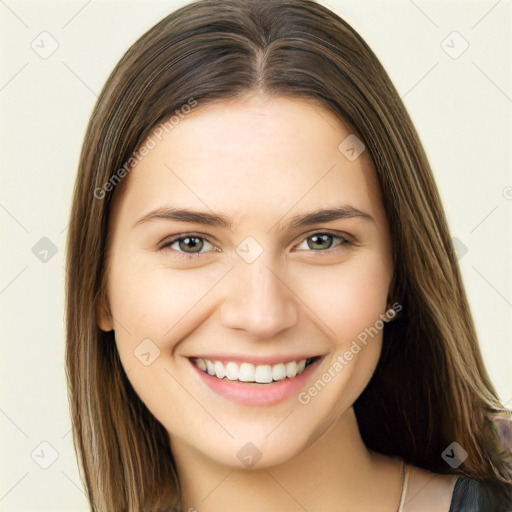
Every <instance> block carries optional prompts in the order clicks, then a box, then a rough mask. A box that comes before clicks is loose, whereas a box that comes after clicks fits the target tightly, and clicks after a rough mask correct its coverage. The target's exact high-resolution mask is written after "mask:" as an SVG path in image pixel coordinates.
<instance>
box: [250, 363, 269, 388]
mask: <svg viewBox="0 0 512 512" xmlns="http://www.w3.org/2000/svg"><path fill="white" fill-rule="evenodd" d="M254 380H255V381H256V382H259V383H260V384H268V383H269V382H272V368H271V367H270V365H269V364H262V365H258V366H256V370H255V371H254Z"/></svg>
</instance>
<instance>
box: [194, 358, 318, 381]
mask: <svg viewBox="0 0 512 512" xmlns="http://www.w3.org/2000/svg"><path fill="white" fill-rule="evenodd" d="M320 358H321V356H315V357H309V358H307V359H300V360H298V361H289V362H287V363H284V362H283V363H277V364H274V365H270V364H259V365H254V364H252V363H235V362H234V361H230V362H228V363H223V362H222V361H216V360H210V359H207V358H205V357H193V358H191V359H190V360H191V361H192V363H193V364H195V365H196V366H197V367H198V368H199V369H200V370H202V371H203V372H204V373H207V374H208V375H211V376H212V377H216V378H217V379H219V380H228V381H238V382H253V383H257V384H270V383H272V382H277V381H280V380H285V379H293V378H295V377H297V376H298V375H300V374H301V373H302V372H304V370H305V369H306V368H307V367H308V366H309V365H311V364H313V363H314V362H315V361H317V360H318V359H320Z"/></svg>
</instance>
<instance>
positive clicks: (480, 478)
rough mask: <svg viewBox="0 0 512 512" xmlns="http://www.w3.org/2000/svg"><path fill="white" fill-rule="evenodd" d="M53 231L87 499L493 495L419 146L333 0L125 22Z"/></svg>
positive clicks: (301, 501)
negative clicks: (121, 49)
mask: <svg viewBox="0 0 512 512" xmlns="http://www.w3.org/2000/svg"><path fill="white" fill-rule="evenodd" d="M68 243H69V245H68V267H67V268H68V282H67V371H68V378H69V392H70V400H71V406H72V419H73V427H74V440H75V444H76V448H77V453H78V456H79V457H80V460H81V464H82V466H83V478H84V483H85V486H86V489H87V492H88V499H89V501H90V504H91V508H92V509H93V510H98V511H99V510H101V511H103V510H105V511H109V512H114V511H121V510H129V511H138V510H144V511H146V510H199V511H200V512H207V511H211V510H221V509H222V510H244V511H252V510H276V511H277V510H279V511H282V510H286V511H287V510H309V511H311V510H321V511H331V510H332V511H334V510H364V511H366V512H371V511H377V510H379V511H392V512H394V511H396V510H402V511H408V512H414V511H420V510H422V511H423V510H431V511H443V512H445V511H448V510H450V511H453V512H454V511H463V510H466V511H467V510H481V511H483V510H486V511H487V510H496V511H497V510H508V509H509V505H510V499H511V490H510V485H511V480H512V476H511V474H512V470H511V464H510V452H509V451H507V450H508V449H509V448H508V447H507V446H505V443H504V442H503V440H502V439H501V438H500V437H499V436H498V435H497V434H496V428H495V425H496V424H497V423H496V422H498V421H501V420H500V419H499V418H498V415H500V414H501V416H502V418H506V417H507V414H509V413H508V411H506V410H505V409H504V408H503V405H502V404H501V403H500V401H499V399H498V397H497V395H496V393H495V391H494V389H493V387H492V384H491V383H490V381H489V378H488V376H487V373H486V370H485V368H484V366H483V362H482V358H481V355H480V352H479V348H478V344H477V340H476V336H475V330H474V326H473V322H472V319H471V315H470V312H469V308H468V303H467V299H466V296H465V292H464V288H463V284H462V281H461V277H460V273H459V270H458V266H457V262H456V258H455V256H454V250H453V247H452V243H451V239H450V235H449V233H448V228H447V224H446V219H445V216H444V213H443V209H442V206H441V203H440V199H439V195H438V192H437V189H436V186H435V184H434V181H433V177H432V174H431V171H430V168H429V165H428V162H427V159H426V156H425V154H424V152H423V149H422V147H421V143H420V142H419V140H418V137H417V134H416V132H415V130H414V128H413V126H412V123H411V121H410V119H409V117H408V115H407V113H406V112H405V109H404V106H403V104H402V103H401V101H400V99H399V97H398V95H397V92H396V90H395V89H394V87H393V85H392V84H391V82H390V80H389V78H388V76H387V74H386V72H385V71H384V69H383V68H382V66H381V65H380V63H379V62H378V60H377V58H376V57H375V55H374V54H373V53H372V51H371V50H370V49H369V48H368V46H367V45H366V43H365V42H364V41H363V40H362V39H361V38H360V36H359V35H358V34H357V33H355V32H354V30H353V29H352V28H351V27H349V26H348V25H347V23H346V22H344V21H343V20H341V19H340V18H339V17H337V16H336V15H335V14H334V13H332V12H331V11H329V10H328V9H326V8H325V7H322V6H321V5H318V4H317V3H315V2H313V1H310V0H298V1H297V0H295V1H291V0H270V1H262V0H203V1H199V2H196V3H192V4H190V5H188V6H186V7H184V8H182V9H180V10H178V11H176V12H174V13H172V14H171V15H169V16H168V17H167V18H165V19H164V20H162V21H161V22H160V23H158V24H157V25H156V26H155V27H153V28H152V29H151V30H149V31H148V32H147V33H146V34H145V35H144V36H142V37H141V38H140V39H139V40H138V41H137V42H136V43H135V44H134V45H133V46H132V47H131V48H130V49H129V50H128V52H127V53H126V54H125V55H124V57H123V58H122V59H121V61H120V62H119V64H118V65H117V66H116V68H115V69H114V71H113V72H112V74H111V76H110V78H109V79H108V81H107V83H106V85H105V87H104V89H103V91H102V93H101V95H100V98H99V100H98V103H97V105H96V108H95V110H94V112H93V114H92V117H91V120H90V123H89V127H88V130H87V134H86V138H85V142H84V146H83V150H82V155H81V159H80V165H79V172H78V177H77V182H76V187H75V195H74V201H73V208H72V215H71V223H70V230H69V241H68ZM503 421H507V420H506V419H505V420H503Z"/></svg>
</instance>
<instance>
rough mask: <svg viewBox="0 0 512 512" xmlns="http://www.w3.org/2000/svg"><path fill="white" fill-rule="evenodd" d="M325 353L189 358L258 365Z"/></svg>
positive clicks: (297, 359)
mask: <svg viewBox="0 0 512 512" xmlns="http://www.w3.org/2000/svg"><path fill="white" fill-rule="evenodd" d="M322 356H323V354H298V355H284V354H282V355H279V354H277V355H274V356H261V355H260V356H256V355H247V356H242V355H240V354H236V355H235V354H198V355H194V356H188V358H189V359H200V358H202V359H209V360H210V361H220V362H222V363H229V362H230V361H233V362H234V363H252V364H254V365H255V366H257V365H264V364H268V365H274V364H279V363H289V362H291V361H302V360H303V359H312V358H317V357H322Z"/></svg>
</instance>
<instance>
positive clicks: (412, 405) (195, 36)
mask: <svg viewBox="0 0 512 512" xmlns="http://www.w3.org/2000/svg"><path fill="white" fill-rule="evenodd" d="M255 91H259V92H261V93H263V94H264V95H266V96H267V97H271V96H288V97H302V98H306V99H308V100H313V101H316V102H317V103H318V104H319V105H321V106H323V107H324V108H327V109H329V110H330V111H331V112H333V113H334V114H336V115H337V116H339V117H340V118H341V119H342V120H343V121H344V122H345V123H348V124H349V125H350V126H351V127H352V129H353V130H354V132H355V133H357V136H358V137H359V138H360V139H361V140H362V141H363V142H364V144H365V145H366V148H367V151H368V153H369V155H370V156H371V158H372V161H373V164H374V167H375V171H376V175H377V178H378V180H379V183H380V186H381V189H382V197H383V200H384V206H385V210H386V212H387V218H388V221H389V224H390V226H391V230H392V238H393V253H394V268H395V276H394V281H393V286H392V292H391V294H390V298H391V299H392V301H398V302H400V304H401V305H402V306H403V312H402V316H401V317H400V318H399V319H397V320H395V321H394V322H391V323H390V324H388V325H387V326H386V329H385V332H384V341H383V350H382V355H381V358H380V361H379V364H378V367H377V370H376V372H375V374H374V376H373V378H372V380H371V382H370V384H369V385H368V387H367V388H366V389H365V391H364V392H363V394H362V395H361V396H360V398H359V399H358V400H357V402H356V404H355V411H356V415H357V419H358V424H359V427H360V430H361V434H362V437H363V440H364V442H365V443H366V445H367V446H368V448H370V449H372V450H375V451H378V452H381V453H385V454H392V455H398V456H401V457H403V458H404V459H405V460H406V461H407V462H409V463H411V464H415V465H417V466H420V467H423V468H426V469H429V470H432V471H435V472H450V471H451V472H454V473H458V474H463V475H467V476H470V477H472V478H474V479H477V480H481V481H488V482H491V483H494V484H495V486H496V489H497V490H500V489H501V491H504V490H505V489H508V485H507V483H508V484H509V483H510V482H511V479H512V477H511V466H510V459H509V458H508V459H507V453H505V452H504V450H502V449H501V448H500V446H499V444H498V443H497V441H496V436H495V435H494V433H493V431H492V414H494V413H496V412H499V411H502V412H503V413H506V411H505V410H504V409H503V406H502V405H501V404H500V401H499V399H498V397H497V394H496V392H495V390H494V388H493V386H492V384H491V382H490V379H489V377H488V375H487V373H486V370H485V368H484V365H483V362H482V357H481V355H480V351H479V348H478V344H477V340H476V335H475V329H474V326H473V321H472V318H471V314H470V311H469V307H468V302H467V299H466V295H465V291H464V287H463V283H462V280H461V275H460V272H459V268H458V264H457V260H456V257H455V253H454V249H453V246H452V242H451V238H450V235H449V232H448V227H447V222H446V219H445V215H444V212H443V208H442V205H441V202H440V198H439V194H438V191H437V188H436V185H435V183H434V179H433V177H432V173H431V170H430V167H429V164H428V161H427V158H426V156H425V153H424V151H423V148H422V146H421V143H420V141H419V138H418V136H417V133H416V131H415V129H414V127H413V125H412V122H411V120H410V118H409V116H408V114H407V113H406V111H405V108H404V106H403V104H402V102H401V100H400V98H399V96H398V94H397V92H396V90H395V88H394V86H393V85H392V83H391V81H390V79H389V78H388V76H387V74H386V72H385V70H384V69H383V67H382V66H381V64H380V63H379V61H378V59H377V58H376V56H375V55H374V53H373V52H372V51H371V50H370V48H369V47H368V46H367V44H366V43H365V42H364V41H363V40H362V38H361V37H360V36H359V35H358V34H357V33H356V32H355V31H354V30H353V29H352V28H351V27H350V26H349V25H348V24H347V23H346V22H345V21H343V20H342V19H340V18H339V17H338V16H337V15H335V14H334V13H333V12H331V11H330V10H329V9H327V8H325V7H323V6H321V5H319V4H317V3H316V2H314V1H312V0H267V1H265V0H202V1H198V2H194V3H192V4H189V5H187V6H185V7H183V8H181V9H179V10H177V11H175V12H174V13H172V14H170V15H169V16H167V17H166V18H165V19H163V20H162V21H161V22H159V23H158V24H157V25H155V26H154V27H153V28H152V29H150V30H149V31H148V32H147V33H146V34H144V35H143V36H142V37H141V38H140V39H139V40H138V41H137V42H136V43H135V44H133V46H132V47H131V48H130V49H129V50H128V51H127V52H126V54H125V55H124V56H123V57H122V59H121V60H120V62H119V63H118V64H117V66H116V67H115V69H114V70H113V72H112V74H111V75H110V77H109V78H108V80H107V82H106V84H105V86H104V88H103V90H102V92H101V94H100V97H99V99H98V101H97V104H96V106H95V108H94V111H93V113H92V116H91V119H90V122H89V125H88V128H87V132H86V136H85V140H84V143H83V148H82V153H81V157H80V163H79V169H78V176H77V180H76V185H75V190H74V198H73V206H72V212H71V222H70V226H69V236H68V248H67V249H68V253H67V271H68V276H67V285H66V293H67V315H66V322H67V347H66V364H67V377H68V386H69V397H70V404H71V414H72V423H73V436H74V443H75V447H76V451H77V455H78V457H79V461H80V464H81V470H82V478H83V481H84V485H85V488H86V490H87V493H88V499H89V501H90V504H91V507H92V510H95V511H108V512H117V511H139V510H171V509H173V507H178V506H179V481H178V477H177V474H176V470H175V466H174V462H173V458H172V454H171V451H170V447H169V440H168V435H167V432H166V430H165V429H164V427H163V426H162V425H161V424H160V423H159V422H158V421H157V420H156V419H155V418H154V417H153V416H152V414H151V413H150V412H149V411H148V409H147V408H146V407H145V405H144V404H143V403H142V401H141V400H140V399H139V398H138V396H137V394H136V393H135V392H134V390H133V389H132V387H131V385H130V383H129V381H128V379H127V377H126V375H125V373H124V370H123V367H122V365H121V362H120V359H119V357H118V353H117V350H116V346H115V342H114V333H113V332H108V333H105V332H103V331H101V330H100V329H99V328H98V325H97V316H96V311H97V309H96V308H97V307H98V304H99V303H100V302H101V301H105V304H107V307H108V298H107V297H105V283H106V279H107V274H108V272H107V271H108V257H107V256H108V232H109V217H110V212H111V209H112V204H113V199H114V197H115V196H116V194H119V193H120V187H115V186H114V185H115V184H116V183H117V181H119V180H126V179H129V178H128V177H126V176H125V174H126V172H129V169H127V168H126V166H125V164H126V162H129V161H130V158H131V157H133V154H134V151H136V150H137V148H138V147H139V146H140V145H141V144H142V143H143V141H144V140H146V138H147V137H148V135H149V134H150V133H151V131H152V129H153V128H155V126H157V125H158V124H159V123H162V122H165V121H166V120H168V119H169V118H170V117H171V116H173V115H175V112H176V110H177V109H178V110H179V109H180V108H181V107H182V106H183V105H186V104H187V103H189V102H190V100H191V98H193V99H194V101H197V102H198V107H197V109H200V108H201V107H202V106H205V105H207V104H212V103H214V102H215V101H219V100H226V99H231V100H236V99H237V98H242V97H244V96H246V95H247V94H248V93H250V92H255ZM123 168H124V169H125V173H120V169H123ZM113 180H114V181H113ZM115 180H117V181H115ZM107 183H110V184H111V185H112V186H105V184H107ZM121 185H122V183H121ZM98 191H99V192H98ZM453 441H456V442H457V443H459V444H460V445H461V446H462V447H463V448H464V449H465V450H466V451H467V453H468V458H467V460H466V461H465V462H464V463H463V464H462V465H461V466H459V468H458V469H456V470H451V468H450V467H449V466H447V464H446V463H445V462H444V460H443V459H442V457H441V453H442V452H443V450H444V449H445V448H446V447H447V446H448V445H450V443H452V442H453ZM508 455H509V454H508Z"/></svg>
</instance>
